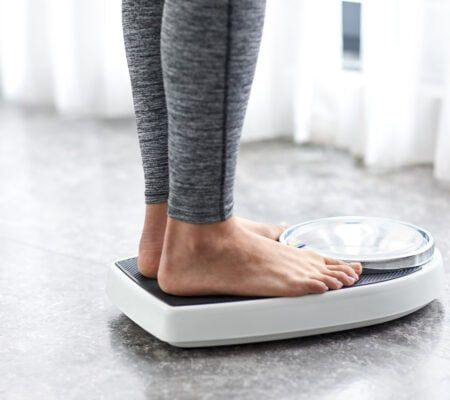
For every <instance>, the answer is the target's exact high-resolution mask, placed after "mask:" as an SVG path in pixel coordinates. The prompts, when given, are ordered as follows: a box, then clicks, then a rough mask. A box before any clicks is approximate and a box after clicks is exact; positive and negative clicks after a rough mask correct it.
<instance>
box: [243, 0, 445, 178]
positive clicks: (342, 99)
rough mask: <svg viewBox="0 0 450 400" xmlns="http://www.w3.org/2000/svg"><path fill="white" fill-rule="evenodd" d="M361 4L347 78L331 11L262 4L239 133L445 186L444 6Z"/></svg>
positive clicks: (304, 2) (332, 5) (328, 6)
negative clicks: (330, 151) (410, 172)
mask: <svg viewBox="0 0 450 400" xmlns="http://www.w3.org/2000/svg"><path fill="white" fill-rule="evenodd" d="M361 3H362V26H361V29H362V61H361V62H362V70H361V71H358V72H355V71H346V70H344V69H343V68H342V52H341V48H342V41H341V38H342V25H341V18H342V9H341V2H340V1H337V0H298V1H297V0H291V1H275V0H273V1H269V3H268V10H267V11H268V13H267V20H266V28H267V29H266V31H265V33H264V38H263V46H262V49H261V60H260V61H261V63H260V64H259V65H258V70H257V75H256V78H255V90H254V91H253V93H252V99H251V102H250V108H249V115H248V118H247V124H246V133H247V131H249V132H248V133H249V134H251V135H252V137H257V136H258V134H260V132H261V133H262V134H263V135H264V136H265V137H266V136H269V137H270V136H273V135H280V134H286V133H288V132H293V135H294V138H295V140H296V141H298V142H319V143H331V144H334V145H336V146H339V147H342V148H346V149H348V150H349V151H350V152H352V153H353V154H355V155H357V156H359V157H361V158H362V159H363V161H364V162H365V164H366V165H368V166H371V167H381V168H392V167H399V166H405V165H412V164H421V163H433V164H434V173H435V176H436V177H437V178H439V179H443V180H450V157H449V154H450V0H365V1H362V2H361ZM274 32H276V34H274ZM283 32H284V33H286V35H285V36H284V37H283ZM275 41H276V43H275ZM280 103H281V107H283V110H281V111H280V110H279V109H278V108H279V107H280ZM260 110H263V112H261V111H260ZM278 118H280V119H282V121H279V120H278Z"/></svg>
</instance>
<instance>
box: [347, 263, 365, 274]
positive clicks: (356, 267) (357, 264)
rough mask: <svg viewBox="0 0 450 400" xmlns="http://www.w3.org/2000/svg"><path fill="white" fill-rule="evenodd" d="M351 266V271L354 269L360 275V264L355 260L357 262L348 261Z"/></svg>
mask: <svg viewBox="0 0 450 400" xmlns="http://www.w3.org/2000/svg"><path fill="white" fill-rule="evenodd" d="M349 265H350V267H351V268H353V271H355V272H356V273H357V274H358V275H361V273H362V270H363V269H362V264H361V263H359V262H357V263H350V264H349Z"/></svg>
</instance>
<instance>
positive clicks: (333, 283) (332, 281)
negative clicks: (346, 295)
mask: <svg viewBox="0 0 450 400" xmlns="http://www.w3.org/2000/svg"><path fill="white" fill-rule="evenodd" d="M318 279H319V280H320V281H322V282H323V283H325V285H327V286H328V287H329V288H330V289H340V288H341V287H342V286H344V284H343V283H342V282H341V281H340V280H339V279H336V278H335V277H333V276H330V275H325V274H323V275H321V276H320V277H319V278H318Z"/></svg>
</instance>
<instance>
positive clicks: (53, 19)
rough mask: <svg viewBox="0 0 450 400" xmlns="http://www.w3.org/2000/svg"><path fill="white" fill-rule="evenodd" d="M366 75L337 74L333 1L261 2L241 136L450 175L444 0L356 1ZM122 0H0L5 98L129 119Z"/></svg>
mask: <svg viewBox="0 0 450 400" xmlns="http://www.w3.org/2000/svg"><path fill="white" fill-rule="evenodd" d="M362 3H363V4H362V70H361V71H346V70H343V68H342V51H341V48H342V40H341V39H342V25H341V10H342V8H341V6H342V2H341V1H340V0H283V1H280V0H267V17H266V25H265V31H264V35H263V42H262V46H261V53H260V59H259V61H258V66H257V72H256V77H255V83H254V87H253V90H252V95H251V99H250V104H249V108H248V114H247V118H246V121H245V126H244V133H243V138H244V140H257V139H261V138H271V137H278V136H291V137H293V138H294V140H295V141H296V142H319V143H331V144H333V145H336V146H339V147H342V148H346V149H348V150H349V151H350V152H351V153H353V154H355V155H356V156H358V157H361V158H362V159H363V160H364V162H365V164H366V165H368V166H375V167H383V168H384V167H398V166H403V165H410V164H417V163H433V164H434V171H435V176H436V177H437V178H439V179H443V180H450V159H449V156H448V154H450V54H449V53H450V47H449V45H448V43H450V24H449V21H450V0H365V1H363V2H362ZM120 4H121V1H120V0H14V1H11V0H0V80H1V95H2V97H3V99H4V101H10V102H15V103H19V104H31V105H46V106H51V107H54V108H55V109H56V110H57V111H58V112H60V113H62V114H68V115H86V116H100V117H121V116H131V115H132V102H131V92H130V84H129V78H128V73H127V67H126V61H125V55H124V49H123V41H122V32H121V16H120V9H121V5H120Z"/></svg>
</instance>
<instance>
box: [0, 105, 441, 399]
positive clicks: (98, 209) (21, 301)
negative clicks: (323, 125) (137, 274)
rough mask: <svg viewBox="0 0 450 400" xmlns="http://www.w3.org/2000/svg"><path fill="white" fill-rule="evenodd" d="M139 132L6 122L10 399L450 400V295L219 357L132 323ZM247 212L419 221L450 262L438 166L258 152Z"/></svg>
mask: <svg viewBox="0 0 450 400" xmlns="http://www.w3.org/2000/svg"><path fill="white" fill-rule="evenodd" d="M133 129H134V128H133V124H132V123H130V122H121V121H117V122H88V121H82V120H73V119H58V118H56V117H53V116H52V115H51V114H49V113H45V112H44V113H39V112H27V113H25V112H22V111H18V110H15V109H11V108H5V107H3V108H0V255H1V264H0V321H1V324H0V398H1V399H8V400H9V399H14V400H21V399H27V400H28V399H45V400H50V399H65V400H70V399H112V400H114V399H121V400H122V399H134V400H137V399H147V398H152V399H234V398H236V399H312V400H314V399H358V400H359V399H383V400H384V399H448V398H449V396H450V395H449V393H450V319H449V316H448V303H449V299H450V294H449V291H448V290H447V294H446V296H444V297H443V298H441V299H440V300H438V301H435V302H433V303H432V304H430V305H429V306H427V307H425V308H424V309H422V310H421V311H419V312H417V313H415V314H413V315H411V316H408V317H405V318H403V319H401V320H398V321H395V322H392V323H387V324H383V325H380V326H376V327H371V328H364V329H360V330H354V331H348V332H342V333H335V334H328V335H323V336H318V337H311V338H303V339H294V340H287V341H281V342H272V343H262V344H252V345H243V346H231V347H222V348H209V349H191V350H182V349H177V348H172V347H170V346H169V345H167V344H165V343H162V342H160V341H158V340H157V339H155V338H153V337H152V336H150V335H149V334H147V333H146V332H144V331H143V330H142V329H141V328H139V327H138V326H136V325H135V324H134V323H133V322H131V321H130V320H129V319H128V318H127V317H125V316H124V315H122V314H121V313H120V312H119V311H118V310H117V309H116V308H115V307H114V306H112V305H111V304H110V303H109V302H108V299H107V298H106V296H105V293H104V284H105V272H106V270H107V267H108V265H109V264H110V263H111V262H112V261H113V260H116V259H120V258H125V257H128V256H130V255H134V254H135V251H136V243H137V240H138V234H139V230H140V227H141V221H142V217H143V206H142V202H143V197H142V192H143V190H142V172H141V167H140V164H139V153H138V145H137V142H136V138H135V135H134V131H133ZM236 201H237V207H236V211H237V213H239V214H240V215H242V216H247V217H251V218H256V219H259V220H265V221H271V222H281V221H285V222H288V223H295V222H299V221H302V220H305V219H311V218H316V217H323V216H331V215H345V214H346V215H349V214H365V215H377V216H386V217H392V218H399V219H402V220H409V221H412V222H414V223H417V224H419V225H422V226H423V227H425V228H428V229H429V230H430V231H431V232H432V233H433V234H434V236H435V238H436V241H437V244H438V246H439V247H440V248H441V250H442V253H443V256H444V259H445V261H447V260H449V259H450V223H449V222H450V188H449V187H448V186H446V185H444V184H442V183H441V184H440V183H437V182H436V181H434V180H433V179H432V172H431V169H430V168H428V167H415V168H408V169H401V170H397V171H391V172H386V171H370V172H369V171H367V170H365V169H363V168H361V167H360V166H358V164H355V162H354V161H353V160H352V159H351V158H350V157H348V156H347V155H346V154H345V153H342V152H339V151H336V150H331V149H323V148H317V147H298V146H293V145H292V144H291V143H289V142H287V141H277V142H264V143H258V144H245V145H244V146H243V148H242V151H241V155H240V161H239V167H238V176H237V186H236ZM447 276H448V275H447Z"/></svg>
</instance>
